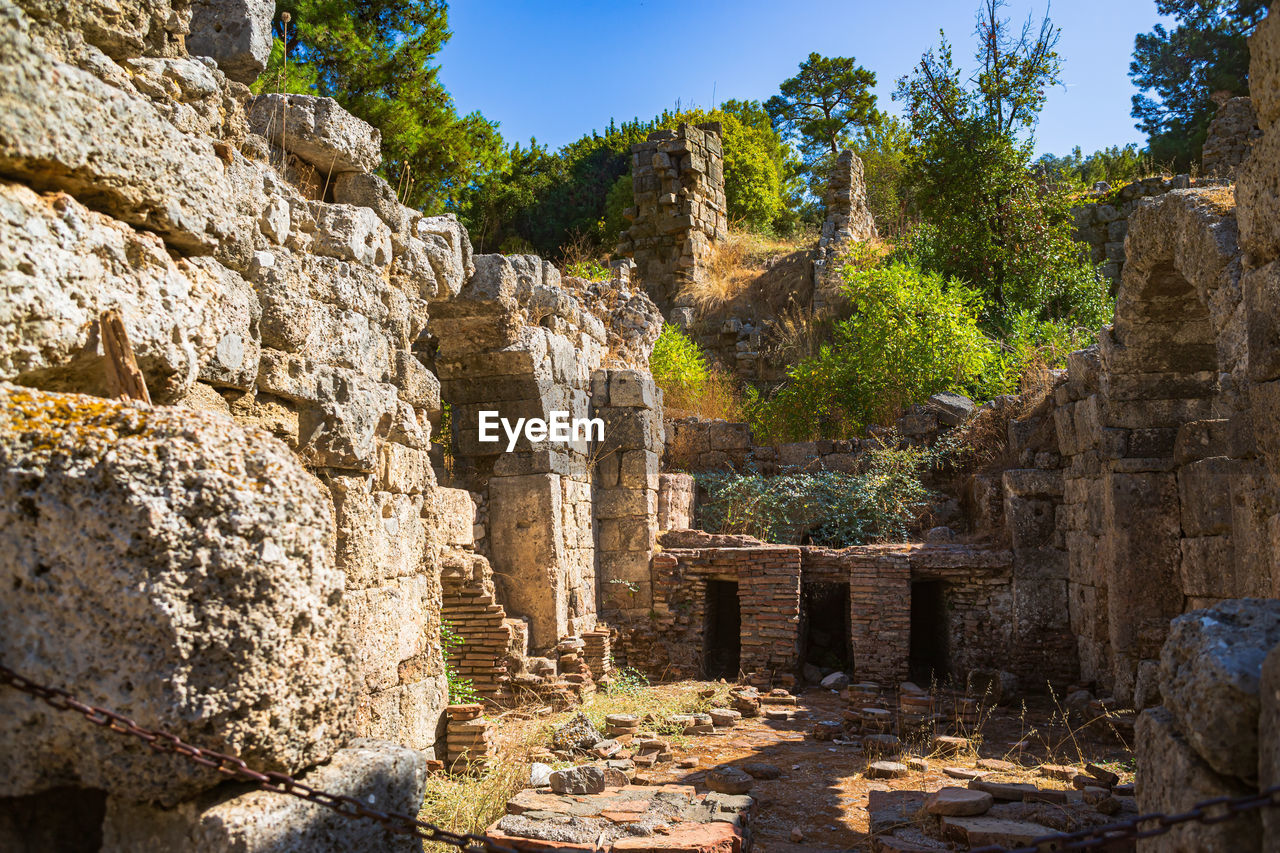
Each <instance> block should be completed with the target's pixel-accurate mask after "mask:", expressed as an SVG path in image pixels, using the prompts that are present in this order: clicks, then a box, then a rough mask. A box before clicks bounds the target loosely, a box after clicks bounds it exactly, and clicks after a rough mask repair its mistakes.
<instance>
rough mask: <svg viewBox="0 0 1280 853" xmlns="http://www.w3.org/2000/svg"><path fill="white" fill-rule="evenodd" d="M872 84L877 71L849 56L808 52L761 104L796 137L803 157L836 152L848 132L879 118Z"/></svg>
mask: <svg viewBox="0 0 1280 853" xmlns="http://www.w3.org/2000/svg"><path fill="white" fill-rule="evenodd" d="M875 84H876V75H875V74H874V73H873V72H871V71H868V70H867V69H865V68H863V67H861V66H859V65H857V64H856V62H855V61H854V59H853V57H845V56H835V57H826V56H822V55H820V54H817V53H811V54H809V58H808V59H806V60H805V61H804V62H802V63H800V73H799V74H797V75H796V76H795V77H792V78H791V79H789V80H785V81H783V83H782V86H781V87H780V91H781V94H779V95H774V96H773V97H772V98H770V99H769V100H768V101H766V102H765V105H764V108H765V110H767V111H768V113H769V117H770V118H771V119H772V120H773V126H774V127H775V128H777V129H778V131H779V132H780V133H782V134H783V136H784V138H788V139H791V140H796V139H798V140H799V142H800V148H801V150H802V151H803V152H804V153H805V158H806V160H816V159H818V158H819V157H821V155H822V154H824V153H827V154H831V155H833V156H834V155H836V154H839V153H840V149H841V148H842V147H843V146H844V145H845V143H846V141H847V139H848V137H849V135H850V134H852V133H853V132H855V131H857V130H858V129H860V128H864V127H867V126H868V125H871V124H874V123H875V122H876V121H877V120H878V119H879V113H878V112H877V110H876V96H875V94H874V93H873V92H872V91H871V89H872V87H873V86H875Z"/></svg>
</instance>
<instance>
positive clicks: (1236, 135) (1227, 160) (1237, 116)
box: [1200, 98, 1262, 182]
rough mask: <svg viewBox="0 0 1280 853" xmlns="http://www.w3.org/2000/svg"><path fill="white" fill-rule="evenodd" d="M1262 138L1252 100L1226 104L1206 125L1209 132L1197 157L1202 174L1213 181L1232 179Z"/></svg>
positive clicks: (1234, 99) (1242, 99)
mask: <svg viewBox="0 0 1280 853" xmlns="http://www.w3.org/2000/svg"><path fill="white" fill-rule="evenodd" d="M1261 135H1262V131H1261V130H1259V129H1258V117H1257V116H1256V115H1254V113H1253V102H1252V101H1250V100H1249V99H1248V98H1232V99H1231V100H1229V101H1226V102H1225V103H1223V104H1222V106H1220V107H1218V112H1217V114H1216V115H1214V117H1213V121H1211V122H1210V123H1209V133H1208V136H1207V137H1206V138H1205V141H1204V149H1203V152H1202V153H1201V155H1200V169H1201V171H1202V172H1204V174H1205V175H1206V176H1207V177H1209V178H1212V179H1215V180H1220V181H1228V182H1230V181H1233V180H1235V176H1236V172H1237V171H1238V170H1239V168H1240V164H1242V163H1243V162H1244V161H1245V160H1247V159H1249V152H1250V151H1251V150H1252V149H1253V143H1254V142H1255V141H1256V140H1257V139H1258V137H1259V136H1261Z"/></svg>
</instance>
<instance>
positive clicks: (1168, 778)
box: [1135, 707, 1262, 853]
mask: <svg viewBox="0 0 1280 853" xmlns="http://www.w3.org/2000/svg"><path fill="white" fill-rule="evenodd" d="M1135 728H1136V734H1137V742H1136V744H1135V752H1136V753H1137V754H1138V755H1140V756H1142V760H1141V761H1140V762H1139V763H1138V779H1137V793H1138V811H1139V812H1140V813H1143V814H1146V813H1148V812H1162V813H1164V814H1180V813H1182V812H1185V811H1187V810H1188V809H1189V808H1190V807H1191V806H1192V805H1193V804H1194V803H1198V802H1200V801H1202V800H1210V799H1214V798H1216V797H1240V796H1245V795H1247V794H1249V793H1251V792H1253V793H1256V789H1253V788H1251V787H1250V786H1248V785H1245V784H1244V783H1243V782H1241V781H1240V780H1238V779H1233V778H1231V777H1229V776H1223V775H1221V774H1219V773H1217V772H1215V771H1214V769H1213V768H1212V767H1210V766H1209V765H1208V764H1206V763H1205V762H1204V760H1203V759H1202V758H1201V757H1200V756H1199V755H1197V754H1196V751H1195V750H1194V749H1192V747H1191V745H1190V744H1189V743H1188V742H1187V739H1186V737H1185V736H1184V735H1183V734H1182V733H1181V732H1180V731H1179V730H1178V725H1177V722H1176V721H1175V719H1174V716H1173V714H1171V713H1170V712H1169V711H1168V710H1167V709H1165V708H1160V707H1157V708H1152V709H1151V710H1149V711H1144V712H1143V713H1142V714H1141V715H1139V717H1138V722H1137V725H1136V727H1135ZM1261 842H1262V825H1261V821H1260V819H1259V817H1258V816H1257V814H1256V813H1254V814H1243V815H1241V816H1240V817H1237V818H1234V819H1232V820H1229V821H1225V822H1223V823H1215V824H1202V823H1195V822H1191V823H1187V824H1183V825H1181V826H1179V827H1176V828H1174V829H1173V831H1171V832H1170V833H1169V834H1168V835H1165V836H1160V837H1157V838H1152V839H1147V840H1144V841H1139V842H1138V850H1139V851H1140V853H1161V851H1165V850H1170V849H1176V850H1196V851H1205V853H1210V851H1212V852H1213V853H1230V851H1234V850H1260V849H1262V848H1261V847H1260V846H1259V845H1260V844H1261Z"/></svg>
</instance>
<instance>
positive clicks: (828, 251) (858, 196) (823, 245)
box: [813, 148, 878, 311]
mask: <svg viewBox="0 0 1280 853" xmlns="http://www.w3.org/2000/svg"><path fill="white" fill-rule="evenodd" d="M826 203H827V218H826V220H825V221H824V222H823V223H822V234H821V236H820V237H819V238H818V251H817V254H816V255H815V257H814V259H813V303H814V305H813V307H814V310H816V311H823V310H826V309H829V308H830V307H832V306H831V297H832V296H833V294H834V293H835V292H838V290H839V287H838V283H837V282H836V281H834V279H832V278H831V270H830V268H831V265H832V264H833V263H834V262H835V261H836V259H837V258H839V256H840V254H841V252H842V251H843V250H844V249H845V248H846V247H847V246H848V245H849V244H850V243H853V242H862V241H865V240H873V239H875V238H876V237H877V236H878V235H877V233H876V223H875V220H874V219H873V218H872V217H871V210H870V209H869V208H868V207H867V185H866V182H865V180H864V179H863V172H862V160H861V158H859V157H858V155H857V154H855V153H854V152H853V151H852V150H851V149H848V148H846V149H844V150H843V151H841V152H840V155H839V156H838V157H837V158H836V163H835V168H833V169H832V170H831V180H830V181H829V182H828V183H827V198H826Z"/></svg>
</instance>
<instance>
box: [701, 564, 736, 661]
mask: <svg viewBox="0 0 1280 853" xmlns="http://www.w3.org/2000/svg"><path fill="white" fill-rule="evenodd" d="M741 655H742V612H741V610H740V609H739V606H738V584H737V582H735V581H707V633H706V671H707V678H724V679H727V680H730V681H732V680H733V679H735V678H737V677H738V668H739V665H740V663H741V660H740V658H741Z"/></svg>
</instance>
